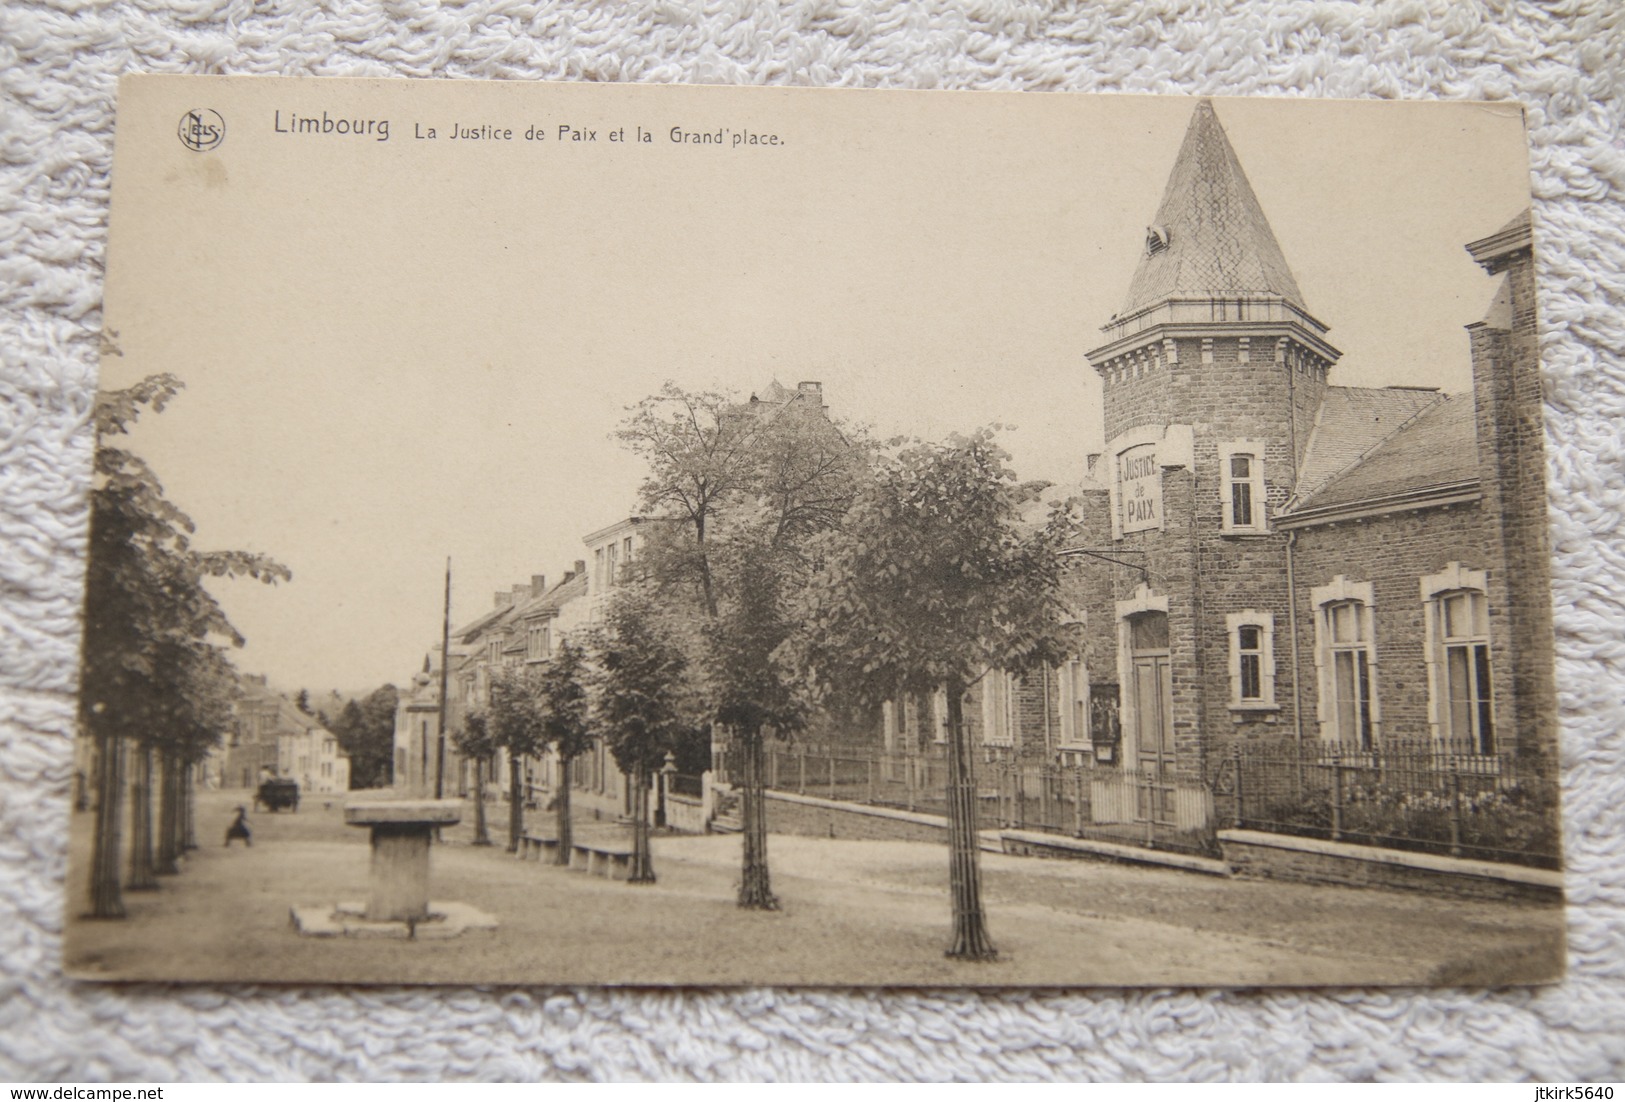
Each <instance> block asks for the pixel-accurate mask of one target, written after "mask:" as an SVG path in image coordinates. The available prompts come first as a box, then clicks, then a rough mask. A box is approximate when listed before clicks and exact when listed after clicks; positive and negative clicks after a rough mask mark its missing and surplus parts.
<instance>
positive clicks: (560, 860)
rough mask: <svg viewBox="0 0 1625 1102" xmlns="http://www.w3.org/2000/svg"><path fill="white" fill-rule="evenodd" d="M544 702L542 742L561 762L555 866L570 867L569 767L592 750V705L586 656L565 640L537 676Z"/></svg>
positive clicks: (540, 694)
mask: <svg viewBox="0 0 1625 1102" xmlns="http://www.w3.org/2000/svg"><path fill="white" fill-rule="evenodd" d="M536 681H537V693H538V695H539V697H540V700H541V706H542V715H543V717H544V719H543V722H542V732H543V734H542V739H543V742H545V743H546V745H548V746H551V747H552V748H553V753H554V754H555V755H556V756H557V757H558V759H559V787H558V795H557V796H556V797H555V805H554V810H555V812H556V813H557V815H558V843H559V844H558V846H557V848H556V850H555V851H554V858H553V860H554V862H555V863H556V864H560V865H568V864H569V863H570V843H571V832H570V763H571V762H573V761H575V759H576V758H577V757H579V756H580V755H582V754H584V753H586V752H587V751H588V750H590V749H592V741H593V736H592V724H591V701H590V700H589V697H588V690H587V681H588V669H587V652H586V651H585V650H584V649H583V648H582V647H581V646H580V645H578V644H576V643H574V642H571V641H570V640H568V639H566V640H565V641H564V642H563V643H561V644H560V645H559V648H558V650H556V651H555V652H554V653H553V655H552V657H551V658H550V659H549V660H548V662H547V664H546V665H545V666H543V667H542V669H541V672H540V673H539V674H538V675H537V678H536Z"/></svg>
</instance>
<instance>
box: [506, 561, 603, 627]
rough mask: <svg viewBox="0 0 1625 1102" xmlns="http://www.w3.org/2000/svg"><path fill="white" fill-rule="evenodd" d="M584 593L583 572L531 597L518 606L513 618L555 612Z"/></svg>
mask: <svg viewBox="0 0 1625 1102" xmlns="http://www.w3.org/2000/svg"><path fill="white" fill-rule="evenodd" d="M586 595H587V575H586V573H585V572H583V573H580V574H576V575H574V576H572V577H569V578H566V579H564V581H562V582H559V583H558V584H557V585H555V586H554V587H553V588H552V589H549V590H548V591H547V592H546V593H543V594H542V595H541V596H540V597H532V598H531V599H530V600H528V601H526V602H525V603H524V604H522V605H520V606H519V610H518V611H517V612H516V613H515V614H514V618H515V619H518V620H525V619H529V618H531V617H533V616H539V615H542V614H544V613H548V612H557V611H558V610H559V609H561V608H563V607H564V606H565V605H567V604H569V603H570V602H571V601H573V600H575V599H576V598H577V597H584V596H586Z"/></svg>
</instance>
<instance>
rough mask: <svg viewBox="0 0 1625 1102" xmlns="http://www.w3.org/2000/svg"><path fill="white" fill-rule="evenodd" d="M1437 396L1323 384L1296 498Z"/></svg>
mask: <svg viewBox="0 0 1625 1102" xmlns="http://www.w3.org/2000/svg"><path fill="white" fill-rule="evenodd" d="M1442 400H1443V396H1442V395H1440V394H1439V392H1438V391H1436V390H1432V389H1426V390H1423V389H1412V388H1408V387H1381V388H1376V387H1354V386H1332V387H1327V388H1326V396H1325V398H1324V399H1322V401H1321V404H1320V412H1319V414H1317V415H1316V417H1315V427H1314V429H1313V430H1312V431H1311V432H1310V434H1309V446H1308V447H1307V448H1306V449H1305V454H1304V459H1303V469H1302V470H1300V471H1299V472H1298V498H1299V500H1304V499H1307V498H1308V497H1310V496H1312V495H1313V494H1314V493H1315V491H1317V490H1319V489H1320V488H1321V487H1322V486H1324V485H1325V484H1326V483H1327V482H1329V481H1330V480H1331V479H1332V478H1334V477H1336V476H1337V475H1338V474H1340V473H1342V472H1343V471H1344V470H1346V469H1347V468H1349V467H1351V466H1353V465H1354V463H1355V462H1357V461H1358V460H1359V458H1360V457H1361V456H1363V455H1365V454H1366V453H1367V452H1369V451H1371V449H1373V448H1375V447H1376V446H1377V445H1378V444H1380V443H1382V441H1383V440H1385V439H1387V438H1388V437H1390V436H1392V435H1393V434H1394V433H1396V432H1398V431H1399V430H1400V429H1401V428H1403V427H1404V425H1405V423H1406V422H1407V421H1409V420H1410V419H1411V418H1412V417H1415V416H1416V415H1417V414H1418V413H1420V412H1421V411H1422V410H1424V409H1426V408H1427V407H1428V406H1430V405H1432V404H1433V403H1434V402H1438V401H1442Z"/></svg>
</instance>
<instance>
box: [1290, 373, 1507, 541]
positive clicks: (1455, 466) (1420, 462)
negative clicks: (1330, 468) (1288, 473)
mask: <svg viewBox="0 0 1625 1102" xmlns="http://www.w3.org/2000/svg"><path fill="white" fill-rule="evenodd" d="M1473 412H1474V411H1473V396H1472V395H1471V394H1453V395H1450V396H1448V397H1445V398H1441V399H1440V400H1439V401H1438V402H1435V403H1434V404H1432V405H1430V406H1428V407H1427V408H1425V409H1424V410H1422V412H1421V413H1418V414H1417V415H1416V416H1415V417H1413V418H1411V420H1410V421H1409V422H1407V423H1406V424H1405V426H1404V427H1403V428H1401V429H1400V430H1399V431H1398V432H1396V433H1394V434H1393V435H1391V436H1389V437H1388V438H1387V439H1386V440H1384V441H1382V443H1380V444H1378V445H1377V446H1376V447H1375V448H1373V449H1371V451H1369V452H1367V453H1366V455H1365V456H1364V457H1363V458H1362V459H1360V461H1359V462H1357V463H1355V464H1353V465H1352V466H1350V467H1348V468H1346V469H1345V470H1343V471H1342V472H1340V473H1339V474H1337V475H1335V476H1334V477H1332V478H1331V479H1330V480H1328V481H1327V482H1326V483H1325V484H1324V485H1323V486H1322V487H1321V488H1320V489H1319V490H1318V491H1316V492H1315V494H1314V495H1313V496H1311V497H1308V498H1307V499H1305V500H1303V502H1302V503H1301V504H1300V505H1299V506H1298V507H1297V508H1295V509H1294V510H1293V512H1295V513H1297V512H1303V511H1305V510H1308V509H1321V508H1325V507H1327V506H1337V505H1352V504H1355V503H1357V502H1362V501H1373V500H1376V499H1379V498H1388V497H1392V496H1395V495H1398V494H1414V493H1418V492H1422V491H1426V490H1431V489H1435V488H1441V487H1446V486H1450V485H1454V484H1459V483H1462V482H1467V481H1470V480H1473V479H1476V478H1477V477H1478V447H1477V435H1476V432H1475V425H1474V417H1473Z"/></svg>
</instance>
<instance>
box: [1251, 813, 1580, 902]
mask: <svg viewBox="0 0 1625 1102" xmlns="http://www.w3.org/2000/svg"><path fill="white" fill-rule="evenodd" d="M1219 847H1220V849H1221V850H1222V851H1223V852H1224V859H1225V860H1226V861H1227V862H1228V863H1229V865H1230V867H1231V868H1232V869H1233V870H1234V871H1235V873H1236V875H1238V876H1247V877H1255V878H1261V879H1271V880H1293V881H1299V882H1304V883H1312V884H1344V885H1348V886H1350V887H1357V888H1393V889H1401V890H1406V891H1426V892H1433V893H1435V894H1443V895H1453V896H1460V897H1464V898H1471V899H1489V900H1495V901H1498V902H1504V901H1507V900H1525V901H1529V902H1541V903H1553V902H1560V901H1561V900H1562V898H1563V889H1562V874H1561V873H1557V872H1547V871H1545V870H1541V869H1524V868H1521V867H1519V866H1515V865H1495V864H1491V863H1489V862H1485V861H1470V860H1464V859H1462V858H1455V857H1438V856H1434V855H1432V854H1421V853H1407V852H1405V851H1402V850H1391V849H1379V848H1376V847H1373V846H1355V845H1349V844H1347V843H1341V842H1324V841H1320V840H1317V839H1310V838H1296V837H1292V836H1289V835H1276V834H1265V833H1262V832H1260V831H1251V830H1221V831H1219Z"/></svg>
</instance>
